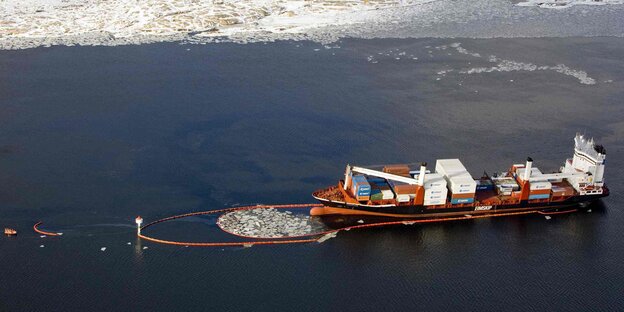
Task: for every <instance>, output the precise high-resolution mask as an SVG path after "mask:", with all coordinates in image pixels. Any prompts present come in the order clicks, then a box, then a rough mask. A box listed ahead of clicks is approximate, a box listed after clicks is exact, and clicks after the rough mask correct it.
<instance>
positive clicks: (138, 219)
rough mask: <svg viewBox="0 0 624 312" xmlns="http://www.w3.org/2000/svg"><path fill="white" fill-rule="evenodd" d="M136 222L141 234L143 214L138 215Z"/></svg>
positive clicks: (138, 232)
mask: <svg viewBox="0 0 624 312" xmlns="http://www.w3.org/2000/svg"><path fill="white" fill-rule="evenodd" d="M134 222H136V225H137V235H141V224H143V218H141V216H137V217H136V219H134Z"/></svg>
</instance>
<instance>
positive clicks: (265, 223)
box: [218, 208, 326, 238]
mask: <svg viewBox="0 0 624 312" xmlns="http://www.w3.org/2000/svg"><path fill="white" fill-rule="evenodd" d="M218 224H219V227H221V228H222V229H223V230H225V231H227V232H230V233H233V234H235V235H240V236H246V237H259V238H280V237H289V236H300V235H308V234H311V233H318V232H322V231H325V230H326V227H325V225H324V224H323V223H321V222H319V221H317V220H313V219H311V218H310V216H308V215H306V214H293V213H292V212H290V211H283V210H278V209H274V208H258V209H250V210H239V211H233V212H228V213H226V214H224V215H222V216H221V217H220V218H219V221H218Z"/></svg>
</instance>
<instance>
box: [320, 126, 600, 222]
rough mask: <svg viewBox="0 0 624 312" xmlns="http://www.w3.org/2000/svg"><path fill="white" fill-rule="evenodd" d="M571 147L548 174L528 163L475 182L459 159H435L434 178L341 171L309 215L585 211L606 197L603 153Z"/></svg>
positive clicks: (420, 173)
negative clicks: (342, 174)
mask: <svg viewBox="0 0 624 312" xmlns="http://www.w3.org/2000/svg"><path fill="white" fill-rule="evenodd" d="M574 143H575V146H574V155H573V157H572V158H571V159H567V160H566V161H565V163H564V165H563V166H562V167H561V168H560V169H559V171H558V172H554V173H543V172H542V171H541V170H540V169H539V168H538V167H536V166H534V164H533V160H532V159H531V158H527V160H526V162H525V163H522V164H514V165H512V166H511V168H510V169H509V170H508V171H507V172H505V173H501V174H495V175H492V176H489V175H487V174H484V176H483V177H481V178H479V179H474V178H473V177H472V175H470V173H469V172H468V170H466V168H465V167H464V165H463V164H462V163H461V161H460V160H459V159H438V160H437V161H436V163H435V172H430V171H429V170H427V164H426V163H421V164H420V166H419V168H417V169H416V170H412V169H414V168H411V167H410V166H408V165H386V166H384V167H383V168H382V170H376V169H371V168H365V167H359V166H351V165H347V167H346V170H345V177H344V180H341V181H339V182H338V185H335V186H332V187H329V188H326V189H322V190H319V191H316V192H314V194H313V196H314V197H315V198H316V199H317V200H319V201H320V202H321V203H323V204H324V207H320V208H313V209H312V210H311V212H310V213H311V214H312V215H341V214H345V215H347V214H348V215H360V214H361V215H374V216H383V217H399V218H401V217H403V218H415V217H429V216H452V215H460V214H465V213H467V212H468V211H472V213H492V212H500V211H502V210H505V211H522V210H526V209H533V210H553V209H561V208H566V207H571V206H577V205H586V204H588V203H590V202H592V201H595V200H597V199H599V198H601V197H604V196H607V195H608V194H609V190H608V188H607V187H606V186H605V184H604V168H605V158H606V151H605V149H604V148H603V147H602V146H601V145H597V144H596V143H595V142H594V140H593V139H587V138H586V137H585V136H583V135H581V134H577V135H576V137H575V139H574Z"/></svg>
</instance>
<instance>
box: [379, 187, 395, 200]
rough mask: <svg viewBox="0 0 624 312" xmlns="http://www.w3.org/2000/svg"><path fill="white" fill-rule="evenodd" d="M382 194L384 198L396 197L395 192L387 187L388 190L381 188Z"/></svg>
mask: <svg viewBox="0 0 624 312" xmlns="http://www.w3.org/2000/svg"><path fill="white" fill-rule="evenodd" d="M381 194H382V196H383V199H384V200H385V199H393V198H394V193H393V192H392V190H391V189H387V190H381Z"/></svg>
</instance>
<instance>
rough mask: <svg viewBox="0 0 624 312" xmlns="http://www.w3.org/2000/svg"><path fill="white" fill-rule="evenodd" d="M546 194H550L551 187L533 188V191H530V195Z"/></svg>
mask: <svg viewBox="0 0 624 312" xmlns="http://www.w3.org/2000/svg"><path fill="white" fill-rule="evenodd" d="M545 194H550V189H543V190H532V191H531V192H529V195H545Z"/></svg>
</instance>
